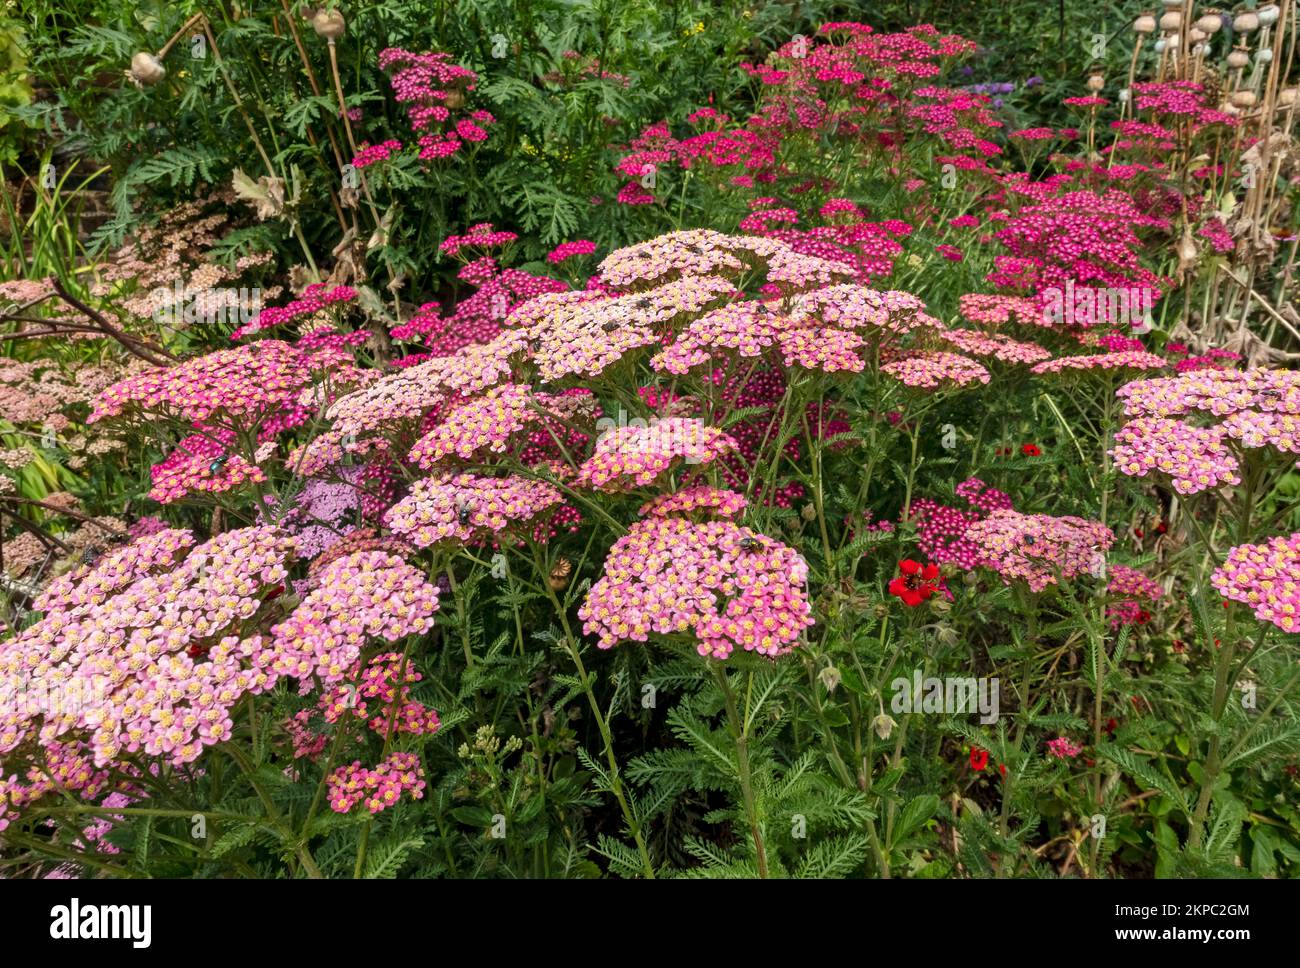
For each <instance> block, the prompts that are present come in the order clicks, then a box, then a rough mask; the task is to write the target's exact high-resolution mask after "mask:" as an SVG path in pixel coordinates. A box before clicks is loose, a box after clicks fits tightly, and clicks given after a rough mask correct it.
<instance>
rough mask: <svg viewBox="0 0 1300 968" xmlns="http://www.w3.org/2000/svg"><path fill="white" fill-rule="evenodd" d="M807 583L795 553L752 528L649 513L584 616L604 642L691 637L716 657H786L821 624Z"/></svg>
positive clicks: (620, 545) (587, 628)
mask: <svg viewBox="0 0 1300 968" xmlns="http://www.w3.org/2000/svg"><path fill="white" fill-rule="evenodd" d="M807 580H808V566H807V563H806V562H804V560H803V559H802V558H801V557H800V556H799V555H798V554H797V553H796V552H795V551H793V550H792V549H790V548H788V547H786V546H785V545H783V544H781V543H780V542H778V541H775V540H773V539H771V538H769V537H767V536H765V535H760V534H757V533H755V532H753V531H751V530H749V529H748V528H742V527H739V526H738V525H736V524H733V523H732V522H730V521H705V522H693V521H688V520H686V519H685V518H680V517H648V518H644V519H642V520H640V521H638V522H636V523H635V524H633V525H632V526H631V527H630V528H629V529H628V532H627V534H625V535H624V536H623V537H621V538H619V540H618V541H617V542H615V544H614V547H613V548H611V549H610V553H609V557H608V558H607V559H606V560H605V570H604V574H603V575H602V576H601V578H600V580H599V581H597V582H596V584H594V585H593V586H592V587H591V591H590V592H588V594H587V598H586V600H585V601H584V602H583V603H582V606H581V608H579V609H578V617H579V618H581V619H582V620H583V622H584V625H583V631H584V632H586V633H587V634H588V635H597V636H598V637H599V638H598V642H597V644H598V645H599V646H600V647H601V648H602V649H608V648H611V647H612V646H614V645H616V644H617V643H619V642H625V641H632V642H645V641H648V639H649V636H650V635H651V634H657V635H678V634H687V635H690V636H692V637H693V638H694V640H695V644H696V649H697V651H698V652H699V653H700V655H704V656H710V657H712V658H716V659H725V658H727V656H729V655H730V654H731V652H732V650H733V649H735V648H736V647H740V648H743V649H745V650H747V651H752V652H757V653H758V654H759V655H766V656H778V655H783V654H784V653H787V652H789V651H790V650H791V649H793V648H794V646H795V644H796V643H797V641H798V639H799V636H800V634H801V632H802V631H803V629H804V628H806V627H807V626H809V625H811V624H812V622H813V620H812V616H811V607H810V606H809V604H808V599H807V597H806V589H805V585H806V583H807Z"/></svg>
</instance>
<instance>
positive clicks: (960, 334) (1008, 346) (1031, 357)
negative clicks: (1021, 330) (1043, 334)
mask: <svg viewBox="0 0 1300 968" xmlns="http://www.w3.org/2000/svg"><path fill="white" fill-rule="evenodd" d="M940 336H941V338H942V339H943V341H944V342H945V343H950V344H952V345H953V346H955V347H957V349H959V350H965V351H966V352H967V353H970V354H971V355H972V356H986V357H992V358H993V359H995V360H999V361H1000V362H1002V363H1038V362H1041V361H1042V360H1046V359H1050V358H1051V356H1052V354H1051V353H1050V352H1049V351H1048V350H1045V349H1044V348H1043V347H1041V346H1039V345H1038V344H1037V343H1023V342H1021V341H1020V340H1014V339H1012V338H1011V337H1009V336H1004V335H1003V334H1001V333H979V332H976V331H974V330H969V329H949V330H944V332H942V333H941V334H940Z"/></svg>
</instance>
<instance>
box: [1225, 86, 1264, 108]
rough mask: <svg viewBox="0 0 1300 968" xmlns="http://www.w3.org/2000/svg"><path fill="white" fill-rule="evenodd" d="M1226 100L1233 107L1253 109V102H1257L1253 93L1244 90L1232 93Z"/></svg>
mask: <svg viewBox="0 0 1300 968" xmlns="http://www.w3.org/2000/svg"><path fill="white" fill-rule="evenodd" d="M1228 100H1229V101H1230V102H1231V103H1232V106H1233V107H1237V108H1249V107H1254V105H1255V102H1257V101H1258V100H1259V98H1258V97H1257V96H1256V95H1255V92H1254V91H1249V90H1246V91H1233V92H1232V95H1231V96H1230V97H1229V98H1228Z"/></svg>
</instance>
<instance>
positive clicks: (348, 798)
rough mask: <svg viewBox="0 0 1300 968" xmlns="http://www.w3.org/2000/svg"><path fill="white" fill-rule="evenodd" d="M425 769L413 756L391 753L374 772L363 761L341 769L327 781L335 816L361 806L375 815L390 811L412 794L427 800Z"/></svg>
mask: <svg viewBox="0 0 1300 968" xmlns="http://www.w3.org/2000/svg"><path fill="white" fill-rule="evenodd" d="M425 786H426V784H425V782H424V768H423V767H422V766H420V758H419V757H418V756H416V755H415V754H414V753H390V754H388V756H387V757H385V758H384V760H383V761H382V762H381V763H380V764H379V765H378V766H376V767H375V768H374V769H373V770H370V769H366V768H365V767H363V766H362V765H361V761H360V760H353V761H352V763H350V764H349V765H348V766H341V767H339V768H338V769H337V770H335V771H334V772H333V773H331V774H330V775H329V779H328V780H327V781H326V796H327V799H328V800H329V805H330V809H331V810H333V811H334V812H335V813H349V812H351V810H352V808H353V807H355V806H356V805H357V804H358V803H360V804H363V805H364V806H365V808H366V809H367V810H369V811H370V812H371V813H372V814H375V813H379V812H380V811H381V810H387V809H388V808H389V807H391V806H393V805H394V804H396V803H397V802H398V801H399V800H401V798H402V794H404V793H409V794H410V796H411V799H412V800H421V799H423V798H424V788H425Z"/></svg>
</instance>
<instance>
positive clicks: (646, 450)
mask: <svg viewBox="0 0 1300 968" xmlns="http://www.w3.org/2000/svg"><path fill="white" fill-rule="evenodd" d="M736 446H737V445H736V441H735V439H734V438H732V437H731V436H729V435H728V434H725V433H723V432H722V431H721V430H719V429H718V428H717V427H710V426H708V425H707V424H705V423H704V421H702V420H697V419H693V418H689V417H666V418H664V419H662V420H661V419H658V418H656V419H655V420H654V421H653V422H652V423H651V424H650V425H649V426H646V427H637V426H627V427H613V428H611V429H609V430H607V431H605V433H603V434H602V435H601V436H600V437H599V438H598V439H597V440H596V448H595V452H594V453H593V454H592V455H591V457H589V458H588V459H587V460H586V461H585V462H584V463H583V465H582V466H581V467H580V468H579V469H578V481H579V482H580V483H582V484H584V485H587V486H588V487H610V486H611V485H612V486H615V487H629V486H631V487H645V486H646V485H648V484H651V483H653V482H654V480H655V479H656V478H657V477H659V475H661V474H663V473H664V472H665V471H667V470H669V469H670V468H672V467H674V466H676V465H677V464H678V463H679V462H683V463H686V464H694V465H699V464H709V463H711V462H712V461H714V460H716V459H717V458H718V457H720V456H722V455H724V454H726V453H728V452H730V451H734V450H735V449H736Z"/></svg>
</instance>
